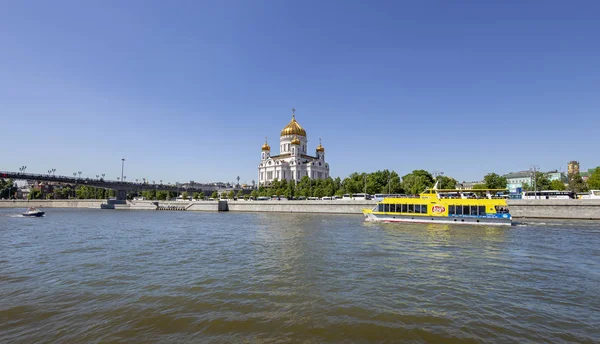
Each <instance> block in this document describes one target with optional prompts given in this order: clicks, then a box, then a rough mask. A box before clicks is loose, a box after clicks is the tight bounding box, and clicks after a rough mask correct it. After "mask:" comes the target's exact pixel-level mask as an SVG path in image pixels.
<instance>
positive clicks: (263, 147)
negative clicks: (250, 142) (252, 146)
mask: <svg viewBox="0 0 600 344" xmlns="http://www.w3.org/2000/svg"><path fill="white" fill-rule="evenodd" d="M262 150H264V151H270V150H271V146H269V144H268V143H267V138H266V137H265V144H263V145H262Z"/></svg>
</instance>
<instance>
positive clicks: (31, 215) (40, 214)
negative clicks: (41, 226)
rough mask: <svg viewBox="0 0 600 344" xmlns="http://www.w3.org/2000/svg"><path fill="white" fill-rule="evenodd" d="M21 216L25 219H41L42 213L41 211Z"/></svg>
mask: <svg viewBox="0 0 600 344" xmlns="http://www.w3.org/2000/svg"><path fill="white" fill-rule="evenodd" d="M23 216H26V217H42V216H44V212H43V211H39V212H37V213H30V214H28V213H24V214H23Z"/></svg>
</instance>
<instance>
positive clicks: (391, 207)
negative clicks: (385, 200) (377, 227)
mask: <svg viewBox="0 0 600 344" xmlns="http://www.w3.org/2000/svg"><path fill="white" fill-rule="evenodd" d="M395 212H396V205H395V204H390V213H395Z"/></svg>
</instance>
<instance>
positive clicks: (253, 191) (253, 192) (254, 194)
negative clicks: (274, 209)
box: [250, 190, 258, 199]
mask: <svg viewBox="0 0 600 344" xmlns="http://www.w3.org/2000/svg"><path fill="white" fill-rule="evenodd" d="M250 197H252V198H253V199H257V198H258V190H252V192H251V193H250Z"/></svg>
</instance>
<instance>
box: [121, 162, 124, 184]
mask: <svg viewBox="0 0 600 344" xmlns="http://www.w3.org/2000/svg"><path fill="white" fill-rule="evenodd" d="M124 169H125V158H121V179H123V170H124Z"/></svg>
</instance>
